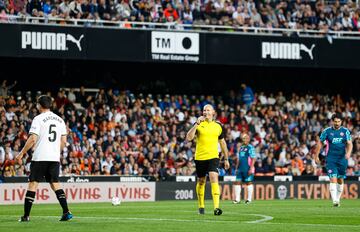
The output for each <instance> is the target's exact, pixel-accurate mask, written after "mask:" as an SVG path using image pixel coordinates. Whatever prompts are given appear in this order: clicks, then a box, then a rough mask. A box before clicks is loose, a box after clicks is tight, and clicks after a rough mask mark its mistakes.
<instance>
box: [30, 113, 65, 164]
mask: <svg viewBox="0 0 360 232" xmlns="http://www.w3.org/2000/svg"><path fill="white" fill-rule="evenodd" d="M29 132H30V133H31V134H36V135H37V136H38V140H37V142H36V144H35V150H34V153H33V156H32V159H31V160H32V161H57V162H59V161H60V152H61V151H60V143H61V136H63V135H66V134H67V132H66V125H65V122H64V120H63V119H62V118H60V117H59V116H57V115H56V114H54V113H53V112H51V111H47V112H44V113H42V114H39V115H38V116H36V117H35V118H34V119H33V121H32V123H31V128H30V131H29Z"/></svg>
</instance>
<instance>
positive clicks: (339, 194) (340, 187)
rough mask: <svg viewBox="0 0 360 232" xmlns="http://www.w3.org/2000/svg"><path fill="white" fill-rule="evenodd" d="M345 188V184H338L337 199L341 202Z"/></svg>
mask: <svg viewBox="0 0 360 232" xmlns="http://www.w3.org/2000/svg"><path fill="white" fill-rule="evenodd" d="M343 190H344V184H336V201H337V202H340V199H341V194H342V192H343Z"/></svg>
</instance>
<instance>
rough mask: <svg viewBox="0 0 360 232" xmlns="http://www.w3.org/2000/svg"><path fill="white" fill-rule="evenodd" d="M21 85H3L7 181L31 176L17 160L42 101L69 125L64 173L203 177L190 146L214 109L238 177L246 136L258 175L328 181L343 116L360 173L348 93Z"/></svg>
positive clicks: (1, 166) (1, 154)
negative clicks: (207, 108) (200, 120)
mask: <svg viewBox="0 0 360 232" xmlns="http://www.w3.org/2000/svg"><path fill="white" fill-rule="evenodd" d="M15 84H16V82H15V83H14V84H13V85H8V84H7V83H6V81H4V82H3V83H2V85H1V87H0V141H1V144H0V170H1V171H2V175H4V176H25V175H26V174H27V173H28V171H29V165H30V164H29V162H28V161H29V157H31V154H29V156H28V158H27V159H26V157H24V160H23V162H22V163H20V164H18V163H15V162H14V157H15V156H16V155H17V153H18V152H19V149H21V148H22V147H23V145H24V143H25V141H26V139H27V137H28V131H29V128H30V125H31V121H32V118H33V117H35V116H36V115H37V114H38V111H37V109H36V103H35V102H36V97H37V96H39V95H40V94H48V95H50V96H52V97H53V98H54V105H53V111H54V112H55V113H56V114H58V115H60V116H61V117H63V118H64V119H65V121H66V123H67V127H68V132H69V133H68V143H67V146H66V147H65V148H64V150H63V152H62V155H61V175H134V176H153V177H155V178H156V179H158V180H166V179H167V178H168V177H170V176H175V175H192V174H194V171H195V166H194V152H195V145H194V144H193V143H192V142H187V141H185V135H186V132H187V130H188V129H189V128H190V127H191V126H192V125H193V123H195V121H196V118H197V117H198V116H200V115H201V114H202V107H203V106H204V105H205V104H213V105H214V106H215V108H216V110H217V120H219V121H220V122H221V123H222V124H223V125H224V128H225V130H226V137H225V139H226V142H227V144H228V148H229V152H230V161H231V170H229V171H228V173H225V170H224V169H220V174H221V175H225V174H227V175H229V174H232V175H234V173H235V159H236V153H237V151H238V149H239V146H240V140H239V138H240V135H241V133H245V132H246V133H249V134H250V136H251V138H252V139H251V144H253V145H254V146H255V148H256V154H257V162H256V165H255V167H256V171H255V174H256V175H257V176H263V175H266V176H271V175H274V174H277V175H294V176H300V175H325V172H324V170H323V168H324V152H322V156H321V158H322V162H323V163H322V165H321V166H316V165H315V163H314V161H313V157H312V153H313V152H314V146H315V143H316V139H317V135H318V134H319V133H320V132H321V130H322V129H323V128H325V127H327V126H328V125H329V123H330V118H331V115H332V114H333V113H334V112H336V111H338V112H342V113H343V116H344V121H343V125H344V126H345V127H347V128H349V129H350V131H351V132H352V137H353V142H354V150H353V153H352V156H351V158H350V159H349V162H348V164H349V167H348V169H347V175H349V176H353V175H358V176H359V175H360V170H359V168H360V138H359V127H360V112H359V99H348V100H346V101H345V100H344V99H343V98H342V97H341V96H340V95H336V96H328V95H304V96H300V95H298V94H296V93H293V94H292V95H291V96H285V95H283V94H282V92H278V93H273V94H264V93H263V92H256V93H253V91H252V89H251V88H250V87H248V86H246V85H245V84H243V85H242V86H241V87H242V88H241V91H239V92H235V91H228V92H227V93H226V95H224V96H211V95H209V96H192V95H167V94H166V95H152V94H142V93H138V94H134V93H132V92H130V91H119V90H116V89H115V88H114V89H111V88H110V89H99V91H96V92H88V91H86V89H85V88H84V87H83V86H82V87H81V88H80V89H79V91H74V89H67V90H65V89H60V90H59V91H58V92H57V93H51V92H43V93H41V92H39V91H38V92H37V93H34V92H30V91H28V92H26V93H25V92H20V91H17V90H16V85H15Z"/></svg>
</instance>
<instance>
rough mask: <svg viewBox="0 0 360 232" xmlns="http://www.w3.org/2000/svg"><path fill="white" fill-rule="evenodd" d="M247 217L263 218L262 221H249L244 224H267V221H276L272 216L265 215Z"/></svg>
mask: <svg viewBox="0 0 360 232" xmlns="http://www.w3.org/2000/svg"><path fill="white" fill-rule="evenodd" d="M247 215H252V216H256V217H262V219H259V220H255V221H247V222H244V223H262V222H266V221H270V220H273V219H274V218H273V217H271V216H268V215H263V214H247Z"/></svg>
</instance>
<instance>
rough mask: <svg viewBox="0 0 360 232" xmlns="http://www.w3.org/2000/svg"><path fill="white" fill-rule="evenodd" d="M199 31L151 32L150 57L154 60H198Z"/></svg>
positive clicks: (195, 61) (196, 61)
mask: <svg viewBox="0 0 360 232" xmlns="http://www.w3.org/2000/svg"><path fill="white" fill-rule="evenodd" d="M199 55H200V35H199V33H185V32H165V31H152V32H151V58H150V59H152V60H155V61H178V62H193V63H198V62H199V61H200V57H199Z"/></svg>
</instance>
